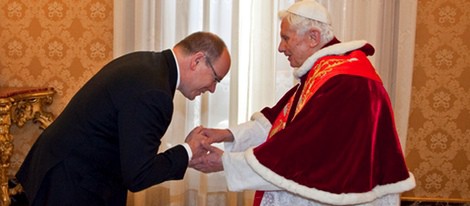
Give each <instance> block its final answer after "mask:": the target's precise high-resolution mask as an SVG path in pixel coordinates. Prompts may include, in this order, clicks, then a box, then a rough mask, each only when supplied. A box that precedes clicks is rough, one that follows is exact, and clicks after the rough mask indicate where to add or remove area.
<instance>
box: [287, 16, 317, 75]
mask: <svg viewBox="0 0 470 206" xmlns="http://www.w3.org/2000/svg"><path fill="white" fill-rule="evenodd" d="M311 41H312V39H310V38H309V36H308V35H305V34H302V33H301V34H297V29H295V28H294V27H293V26H291V25H290V24H289V23H288V22H287V20H285V19H283V20H282V22H281V42H280V43H279V48H278V50H279V52H281V53H284V55H286V56H287V59H288V60H289V62H290V66H291V67H300V66H301V65H302V64H303V63H304V61H305V60H306V59H307V58H308V57H310V56H311V55H312V54H313V49H312V44H311V43H312V42H311Z"/></svg>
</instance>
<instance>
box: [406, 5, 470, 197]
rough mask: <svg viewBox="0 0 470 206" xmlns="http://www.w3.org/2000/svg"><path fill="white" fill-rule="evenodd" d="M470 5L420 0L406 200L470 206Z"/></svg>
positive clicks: (407, 146) (408, 148)
mask: <svg viewBox="0 0 470 206" xmlns="http://www.w3.org/2000/svg"><path fill="white" fill-rule="evenodd" d="M469 49H470V1H468V0H419V1H418V17H417V30H416V46H415V61H414V72H413V83H412V85H413V87H412V99H411V114H410V118H409V130H408V139H407V144H406V159H407V164H408V166H409V168H410V170H411V171H412V173H413V174H414V175H415V178H416V180H417V182H416V183H417V186H416V188H415V189H414V190H413V191H411V192H408V193H406V194H404V197H417V198H429V199H432V200H437V199H441V200H467V201H470V99H469V98H470V56H469V55H470V52H469Z"/></svg>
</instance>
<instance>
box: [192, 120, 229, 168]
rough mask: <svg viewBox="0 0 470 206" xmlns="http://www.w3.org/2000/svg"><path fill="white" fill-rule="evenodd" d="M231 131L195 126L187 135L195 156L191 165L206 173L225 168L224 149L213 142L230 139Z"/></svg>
mask: <svg viewBox="0 0 470 206" xmlns="http://www.w3.org/2000/svg"><path fill="white" fill-rule="evenodd" d="M229 135H231V133H230V131H228V130H223V129H210V128H204V127H202V126H199V127H196V128H194V129H193V130H192V131H191V132H190V133H189V134H188V136H187V137H186V140H185V142H186V143H188V144H189V146H190V147H191V150H192V152H193V157H192V158H191V160H190V161H189V167H190V168H193V169H196V170H198V171H201V172H204V173H210V172H219V171H222V170H223V165H222V154H223V153H224V151H222V150H221V149H219V148H217V147H214V146H212V145H211V144H212V143H217V142H223V141H228V140H230V139H228V138H227V137H228V136H229Z"/></svg>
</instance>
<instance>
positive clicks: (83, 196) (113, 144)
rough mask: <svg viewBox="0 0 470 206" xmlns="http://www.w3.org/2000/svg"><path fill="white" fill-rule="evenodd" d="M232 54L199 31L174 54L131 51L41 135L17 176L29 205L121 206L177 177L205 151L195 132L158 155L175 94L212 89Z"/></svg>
mask: <svg viewBox="0 0 470 206" xmlns="http://www.w3.org/2000/svg"><path fill="white" fill-rule="evenodd" d="M229 68H230V55H229V52H228V50H227V47H226V45H225V43H224V42H223V41H222V40H221V39H220V38H219V37H218V36H216V35H214V34H211V33H207V32H196V33H193V34H191V35H190V36H188V37H186V38H185V39H183V40H182V41H180V42H179V43H178V44H176V45H175V46H174V47H173V49H171V50H170V49H168V50H164V51H161V52H134V53H130V54H127V55H124V56H122V57H119V58H117V59H115V60H113V61H111V62H110V63H109V64H107V65H106V66H104V67H103V68H102V69H101V70H100V71H99V72H98V73H97V74H96V75H95V76H94V77H92V78H91V79H90V80H89V81H88V82H87V83H86V84H85V85H84V86H83V88H81V89H80V90H79V91H78V92H77V93H76V94H75V96H74V97H73V98H72V99H71V100H70V102H69V104H68V105H67V106H66V108H65V109H64V111H63V112H62V113H61V114H60V115H59V116H58V117H57V119H56V120H55V121H54V122H53V123H52V124H51V125H50V126H49V127H48V128H47V129H46V130H44V132H43V133H42V134H41V135H40V137H39V138H38V139H37V141H36V142H35V144H34V145H33V147H32V148H31V151H30V152H29V154H28V155H27V157H26V159H25V160H24V162H23V164H22V166H21V168H20V170H19V171H18V173H17V174H16V177H17V179H18V180H19V182H20V183H21V185H22V186H23V188H24V190H25V192H26V195H27V197H28V199H29V203H30V204H31V205H48V206H54V205H87V206H90V205H111V206H118V205H125V204H126V197H127V191H128V190H130V191H132V192H136V191H140V190H143V189H145V188H148V187H150V186H152V185H155V184H159V183H161V182H164V181H167V180H178V179H182V178H183V176H184V174H185V171H186V168H187V166H188V162H189V160H190V159H191V157H192V156H194V157H197V156H199V155H201V154H203V153H204V152H205V150H204V148H203V147H202V146H201V141H204V138H206V137H205V136H203V135H201V134H199V132H200V130H201V129H200V128H196V129H195V130H193V131H192V132H191V133H190V134H189V135H188V136H187V137H186V140H185V143H183V144H181V145H177V146H174V147H172V148H170V149H168V150H166V151H165V152H158V148H159V146H160V144H161V140H160V139H161V138H162V136H163V135H164V133H165V131H166V130H167V128H168V126H169V124H170V121H171V117H172V114H173V96H174V93H175V90H176V89H178V90H179V91H180V92H181V93H182V94H183V95H184V96H185V97H186V98H188V99H190V100H193V99H194V98H195V97H196V96H198V95H200V94H202V93H204V92H206V91H209V92H211V93H212V92H214V91H215V87H216V84H217V82H220V80H221V79H222V78H223V77H224V76H225V75H226V74H227V73H228V71H229Z"/></svg>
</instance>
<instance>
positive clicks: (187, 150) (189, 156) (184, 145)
mask: <svg viewBox="0 0 470 206" xmlns="http://www.w3.org/2000/svg"><path fill="white" fill-rule="evenodd" d="M181 145H182V146H183V147H184V148H185V149H186V152H188V161H190V160H191V158H193V151H191V147H190V146H189V144H188V143H186V142H185V143H182V144H181Z"/></svg>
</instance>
